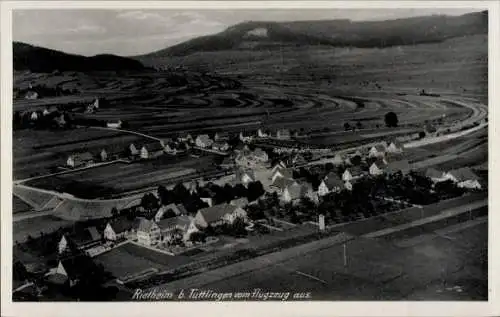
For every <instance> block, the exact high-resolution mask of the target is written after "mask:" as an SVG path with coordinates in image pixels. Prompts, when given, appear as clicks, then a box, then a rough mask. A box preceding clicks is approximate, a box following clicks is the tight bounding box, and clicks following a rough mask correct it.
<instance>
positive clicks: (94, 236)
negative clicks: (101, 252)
mask: <svg viewBox="0 0 500 317" xmlns="http://www.w3.org/2000/svg"><path fill="white" fill-rule="evenodd" d="M87 230H88V231H89V233H90V236H91V238H92V240H94V241H96V240H100V239H101V235H100V234H99V231H97V228H96V227H89V228H87Z"/></svg>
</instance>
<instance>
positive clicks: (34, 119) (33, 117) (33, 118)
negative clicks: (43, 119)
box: [30, 111, 38, 121]
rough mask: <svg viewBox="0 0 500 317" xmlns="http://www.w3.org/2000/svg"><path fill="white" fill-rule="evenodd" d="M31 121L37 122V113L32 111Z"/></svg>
mask: <svg viewBox="0 0 500 317" xmlns="http://www.w3.org/2000/svg"><path fill="white" fill-rule="evenodd" d="M30 119H31V121H36V120H38V113H37V112H36V111H33V112H32V113H31V116H30Z"/></svg>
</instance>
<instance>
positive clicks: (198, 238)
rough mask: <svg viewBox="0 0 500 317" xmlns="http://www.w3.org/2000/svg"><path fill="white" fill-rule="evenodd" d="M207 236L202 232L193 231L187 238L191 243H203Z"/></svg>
mask: <svg viewBox="0 0 500 317" xmlns="http://www.w3.org/2000/svg"><path fill="white" fill-rule="evenodd" d="M206 239H207V234H206V233H205V232H203V231H195V232H193V233H191V235H190V236H189V240H190V241H193V242H205V240H206Z"/></svg>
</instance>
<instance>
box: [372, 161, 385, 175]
mask: <svg viewBox="0 0 500 317" xmlns="http://www.w3.org/2000/svg"><path fill="white" fill-rule="evenodd" d="M369 172H370V175H373V176H377V175H382V174H383V173H384V170H383V165H382V163H381V162H373V163H372V165H370V168H369Z"/></svg>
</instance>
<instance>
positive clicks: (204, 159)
mask: <svg viewBox="0 0 500 317" xmlns="http://www.w3.org/2000/svg"><path fill="white" fill-rule="evenodd" d="M214 159H215V155H213V154H210V155H204V156H201V157H199V158H194V157H190V156H182V157H173V156H167V155H165V156H163V157H160V158H158V159H155V160H149V161H140V162H135V163H121V162H119V163H114V164H110V165H105V166H99V167H95V168H90V169H85V170H82V171H76V172H74V173H68V174H61V175H54V176H49V177H45V178H39V179H34V180H30V181H28V182H27V183H26V185H28V186H33V187H38V188H44V189H49V190H56V191H58V192H67V193H70V194H74V195H76V196H78V197H81V198H97V197H111V196H114V195H119V194H122V193H125V192H130V191H134V190H138V189H142V188H148V187H157V186H158V185H160V184H163V185H169V184H171V183H177V182H179V180H180V179H183V178H186V177H187V176H189V175H195V174H196V173H197V172H207V171H214V170H215V166H214V165H213V163H214Z"/></svg>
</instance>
